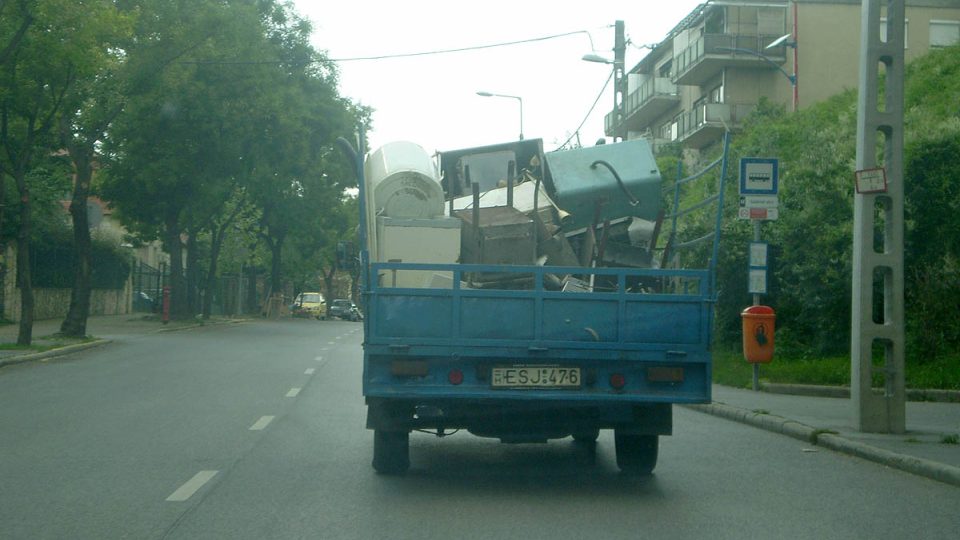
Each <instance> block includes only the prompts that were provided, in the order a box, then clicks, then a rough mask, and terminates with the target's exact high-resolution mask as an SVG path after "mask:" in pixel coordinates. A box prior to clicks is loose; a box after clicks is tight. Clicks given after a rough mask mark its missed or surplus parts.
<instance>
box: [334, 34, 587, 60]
mask: <svg viewBox="0 0 960 540" xmlns="http://www.w3.org/2000/svg"><path fill="white" fill-rule="evenodd" d="M574 34H586V35H587V39H589V40H590V49H591V50H593V37H592V36H591V35H590V32H588V31H586V30H574V31H573V32H564V33H562V34H553V35H549V36H542V37H536V38H530V39H520V40H517V41H506V42H503V43H492V44H488V45H474V46H471V47H460V48H456V49H439V50H434V51H423V52H414V53H400V54H384V55H378V56H357V57H353V58H331V60H332V61H333V62H358V61H362V60H389V59H392V58H410V57H413V56H429V55H434V54H447V53H457V52H466V51H479V50H482V49H493V48H496V47H509V46H511V45H523V44H526V43H536V42H538V41H546V40H548V39H557V38H562V37H567V36H572V35H574Z"/></svg>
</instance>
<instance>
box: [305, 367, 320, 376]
mask: <svg viewBox="0 0 960 540" xmlns="http://www.w3.org/2000/svg"><path fill="white" fill-rule="evenodd" d="M316 372H317V370H316V369H313V368H307V370H306V371H304V372H303V374H304V375H313V374H314V373H316Z"/></svg>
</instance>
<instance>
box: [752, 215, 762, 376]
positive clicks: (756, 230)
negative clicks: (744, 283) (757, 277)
mask: <svg viewBox="0 0 960 540" xmlns="http://www.w3.org/2000/svg"><path fill="white" fill-rule="evenodd" d="M753 241H754V242H759V241H760V220H759V219H755V220H753ZM753 305H755V306H759V305H760V295H759V294H758V293H754V294H753ZM759 390H760V364H759V363H758V362H754V363H753V391H754V392H757V391H759Z"/></svg>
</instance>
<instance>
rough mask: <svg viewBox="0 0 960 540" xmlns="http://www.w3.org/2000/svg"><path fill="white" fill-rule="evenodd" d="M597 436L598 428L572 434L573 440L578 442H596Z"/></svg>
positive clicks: (598, 434)
mask: <svg viewBox="0 0 960 540" xmlns="http://www.w3.org/2000/svg"><path fill="white" fill-rule="evenodd" d="M599 437H600V430H599V429H593V430H591V431H583V432H580V433H574V434H573V440H575V441H577V442H578V443H591V442H597V438H599Z"/></svg>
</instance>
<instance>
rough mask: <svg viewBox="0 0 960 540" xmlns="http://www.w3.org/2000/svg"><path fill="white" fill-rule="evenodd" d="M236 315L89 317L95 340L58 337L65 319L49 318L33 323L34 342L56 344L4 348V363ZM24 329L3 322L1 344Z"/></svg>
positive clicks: (89, 330) (1, 355) (89, 329)
mask: <svg viewBox="0 0 960 540" xmlns="http://www.w3.org/2000/svg"><path fill="white" fill-rule="evenodd" d="M238 320H239V319H237V320H233V319H224V318H214V319H212V320H209V321H193V320H190V321H176V322H170V323H168V324H163V323H162V322H160V320H159V318H157V316H156V315H153V316H150V315H147V314H145V313H131V314H128V315H99V316H93V317H89V318H88V319H87V336H89V337H91V338H93V339H92V340H80V339H64V338H55V337H53V336H54V334H56V333H58V332H59V331H60V323H61V322H63V320H62V319H45V320H42V321H35V322H34V324H33V344H35V345H39V346H45V347H54V348H53V349H51V350H48V351H42V352H36V351H24V350H0V367H3V366H5V365H10V364H19V363H22V362H29V361H33V360H40V359H43V358H50V357H54V356H60V355H64V354H70V353H73V352H76V351H80V350H83V349H89V348H91V347H98V346H100V345H104V344H106V343H109V342H111V341H113V340H115V339H121V338H123V337H125V336H133V335H144V334H151V333H154V332H171V331H177V330H187V329H190V328H196V327H198V326H203V325H211V324H224V323H231V322H237V321H238ZM19 331H20V327H19V325H18V324H16V323H13V324H6V325H0V344H10V343H16V341H17V334H18V333H19Z"/></svg>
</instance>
